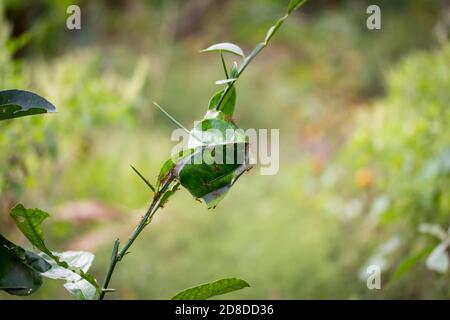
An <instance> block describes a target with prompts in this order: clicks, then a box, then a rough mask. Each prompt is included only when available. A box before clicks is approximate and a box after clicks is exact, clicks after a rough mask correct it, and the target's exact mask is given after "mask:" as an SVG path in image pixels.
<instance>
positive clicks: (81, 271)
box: [41, 251, 99, 300]
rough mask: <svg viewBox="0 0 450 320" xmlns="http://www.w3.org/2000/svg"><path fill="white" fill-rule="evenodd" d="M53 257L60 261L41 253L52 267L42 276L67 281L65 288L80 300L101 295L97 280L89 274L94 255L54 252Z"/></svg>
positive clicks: (88, 253) (77, 252)
mask: <svg viewBox="0 0 450 320" xmlns="http://www.w3.org/2000/svg"><path fill="white" fill-rule="evenodd" d="M53 255H54V256H57V257H58V261H56V260H55V259H53V258H52V257H50V256H48V255H46V254H45V253H41V257H42V258H44V259H45V260H46V261H47V262H48V263H50V265H51V269H50V270H48V271H47V272H45V273H43V274H42V276H44V277H47V278H50V279H59V280H65V281H66V283H65V284H64V287H65V288H66V289H67V290H68V291H69V292H70V293H71V294H73V295H74V296H75V297H77V298H78V299H81V300H93V299H95V297H96V296H97V293H99V290H98V286H97V285H96V281H95V279H94V278H93V277H92V276H91V275H89V274H87V272H88V270H89V268H90V267H91V265H92V262H93V261H94V255H93V254H92V253H90V252H85V251H66V252H62V253H58V252H54V253H53ZM61 262H62V263H61ZM63 263H64V264H63Z"/></svg>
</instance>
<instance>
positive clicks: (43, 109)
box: [0, 89, 56, 120]
mask: <svg viewBox="0 0 450 320" xmlns="http://www.w3.org/2000/svg"><path fill="white" fill-rule="evenodd" d="M48 112H56V108H55V106H54V105H53V104H51V103H50V102H48V101H47V100H46V99H44V98H43V97H41V96H39V95H37V94H35V93H33V92H29V91H23V90H15V89H13V90H4V91H0V120H6V119H12V118H18V117H23V116H28V115H33V114H40V113H48Z"/></svg>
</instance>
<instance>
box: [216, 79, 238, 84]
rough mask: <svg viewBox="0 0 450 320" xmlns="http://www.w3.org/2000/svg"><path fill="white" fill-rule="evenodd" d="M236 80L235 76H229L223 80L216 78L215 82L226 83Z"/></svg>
mask: <svg viewBox="0 0 450 320" xmlns="http://www.w3.org/2000/svg"><path fill="white" fill-rule="evenodd" d="M233 81H236V78H230V79H223V80H217V81H216V84H217V85H220V84H226V83H230V82H233Z"/></svg>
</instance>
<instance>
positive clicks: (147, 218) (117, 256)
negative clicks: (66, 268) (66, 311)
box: [99, 177, 174, 300]
mask: <svg viewBox="0 0 450 320" xmlns="http://www.w3.org/2000/svg"><path fill="white" fill-rule="evenodd" d="M173 181H174V178H173V177H169V179H168V180H167V181H166V182H165V183H164V185H163V186H162V187H161V189H160V190H159V191H158V192H156V193H155V195H154V196H153V200H152V203H151V204H150V206H149V208H148V209H147V212H146V213H145V215H144V216H143V217H142V219H141V221H140V222H139V224H138V225H137V226H136V228H135V229H134V231H133V233H132V234H131V236H130V238H129V239H128V241H127V242H126V243H125V245H124V246H123V247H122V249H120V251H119V239H116V241H115V242H114V247H113V251H112V254H111V262H110V264H109V266H108V270H107V272H106V276H105V280H104V281H103V287H102V292H101V293H100V296H99V300H103V298H104V297H105V294H106V293H107V292H109V290H108V285H109V282H110V280H111V277H112V274H113V273H114V270H115V268H116V265H117V263H118V262H120V261H122V259H123V257H124V256H125V255H126V254H127V253H128V250H129V249H130V247H131V245H132V244H133V243H134V241H135V240H136V239H137V237H138V236H139V234H140V233H141V232H142V230H144V228H145V227H146V226H147V225H148V224H150V222H151V221H152V218H153V216H154V215H155V213H156V212H157V211H158V209H159V208H160V207H161V198H162V196H163V195H164V193H165V192H166V191H167V189H168V188H169V186H170V184H171V183H172V182H173Z"/></svg>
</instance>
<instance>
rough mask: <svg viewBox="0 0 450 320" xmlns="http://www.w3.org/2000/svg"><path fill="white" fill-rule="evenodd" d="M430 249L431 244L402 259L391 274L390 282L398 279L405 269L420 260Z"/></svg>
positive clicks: (431, 248)
mask: <svg viewBox="0 0 450 320" xmlns="http://www.w3.org/2000/svg"><path fill="white" fill-rule="evenodd" d="M431 251H433V246H429V247H427V248H425V249H423V250H421V251H419V252H418V253H416V254H414V255H412V256H409V257H407V258H406V259H405V260H403V261H402V262H401V263H400V264H399V266H398V267H397V269H396V270H395V272H394V274H393V275H392V279H391V282H394V281H397V280H398V279H400V278H401V277H402V276H403V275H404V274H405V273H406V272H407V271H409V270H410V269H411V268H412V267H414V266H415V265H416V264H418V263H419V262H420V261H422V260H423V259H424V258H425V257H426V256H427V255H428V254H429V253H430V252H431Z"/></svg>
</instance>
